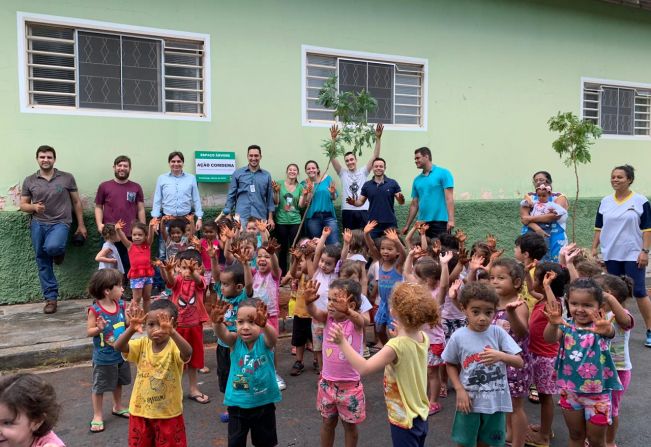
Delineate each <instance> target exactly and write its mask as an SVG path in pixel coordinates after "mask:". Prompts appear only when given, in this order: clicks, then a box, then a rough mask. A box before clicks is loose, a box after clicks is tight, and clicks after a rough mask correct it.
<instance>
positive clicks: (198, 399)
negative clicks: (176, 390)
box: [188, 393, 210, 405]
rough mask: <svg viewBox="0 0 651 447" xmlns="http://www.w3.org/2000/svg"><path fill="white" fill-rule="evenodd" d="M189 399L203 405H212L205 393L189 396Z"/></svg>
mask: <svg viewBox="0 0 651 447" xmlns="http://www.w3.org/2000/svg"><path fill="white" fill-rule="evenodd" d="M188 399H190V400H193V401H195V402H197V403H200V404H202V405H205V404H208V403H210V398H209V397H208V396H206V395H205V394H203V393H199V394H195V395H194V396H188Z"/></svg>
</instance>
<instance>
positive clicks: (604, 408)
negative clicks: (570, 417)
mask: <svg viewBox="0 0 651 447" xmlns="http://www.w3.org/2000/svg"><path fill="white" fill-rule="evenodd" d="M558 404H559V405H560V407H561V408H562V409H563V410H573V411H579V410H583V415H584V417H585V420H586V421H588V422H590V423H591V424H593V425H598V426H602V427H603V426H606V425H610V424H612V422H613V420H612V414H611V410H610V393H601V394H577V393H573V392H572V391H567V390H561V399H560V400H559V402H558Z"/></svg>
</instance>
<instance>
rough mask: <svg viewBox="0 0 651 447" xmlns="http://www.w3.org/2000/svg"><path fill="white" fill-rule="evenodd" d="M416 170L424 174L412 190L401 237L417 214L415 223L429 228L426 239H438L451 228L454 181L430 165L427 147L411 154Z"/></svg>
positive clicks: (429, 152) (443, 169) (417, 177)
mask: <svg viewBox="0 0 651 447" xmlns="http://www.w3.org/2000/svg"><path fill="white" fill-rule="evenodd" d="M414 161H415V162H416V167H417V168H418V169H422V170H423V172H422V173H421V174H419V175H418V176H416V178H415V179H414V183H413V185H412V188H411V198H412V199H411V205H410V206H409V216H408V217H407V223H406V225H405V226H404V228H403V229H402V234H407V231H409V227H410V225H411V223H412V222H413V220H414V217H416V214H418V221H420V222H425V223H426V224H427V225H429V229H428V230H427V237H438V235H439V234H442V233H445V232H448V233H449V232H450V231H452V229H453V228H454V179H453V178H452V174H451V173H450V171H448V170H447V169H445V168H441V167H440V166H435V165H433V164H432V152H431V151H430V150H429V148H427V147H421V148H418V149H416V150H415V151H414Z"/></svg>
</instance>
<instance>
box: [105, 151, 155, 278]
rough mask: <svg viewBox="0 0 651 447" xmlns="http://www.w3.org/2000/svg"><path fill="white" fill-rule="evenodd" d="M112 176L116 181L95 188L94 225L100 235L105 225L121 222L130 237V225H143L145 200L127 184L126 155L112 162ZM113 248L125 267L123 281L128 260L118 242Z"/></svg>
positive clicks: (128, 166) (137, 188)
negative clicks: (138, 222) (140, 223)
mask: <svg viewBox="0 0 651 447" xmlns="http://www.w3.org/2000/svg"><path fill="white" fill-rule="evenodd" d="M113 173H114V175H115V178H114V179H113V180H108V181H106V182H103V183H101V184H100V185H99V188H97V195H96V196H95V223H96V224H97V231H99V232H100V234H101V233H102V229H103V228H104V224H107V223H116V222H117V221H118V220H123V221H124V223H125V224H126V225H125V228H124V233H125V234H126V235H127V237H129V238H130V237H131V224H132V223H133V222H135V221H140V222H142V223H146V221H145V198H144V194H143V192H142V187H141V186H140V185H139V184H138V183H135V182H132V181H131V180H129V174H130V173H131V159H130V158H129V157H127V156H126V155H120V156H119V157H117V158H116V159H115V161H114V162H113ZM115 246H116V247H117V249H118V252H119V253H120V260H121V261H122V265H123V266H124V274H125V277H126V275H127V273H129V267H130V264H129V256H128V253H127V249H126V247H125V246H124V245H123V244H122V243H121V242H116V243H115Z"/></svg>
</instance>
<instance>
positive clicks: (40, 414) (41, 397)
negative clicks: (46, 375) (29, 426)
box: [0, 373, 61, 437]
mask: <svg viewBox="0 0 651 447" xmlns="http://www.w3.org/2000/svg"><path fill="white" fill-rule="evenodd" d="M0 404H3V405H5V406H6V407H7V408H8V409H9V411H10V412H11V413H13V418H14V419H16V418H17V417H18V415H19V414H20V413H24V414H25V416H26V417H27V419H29V420H30V421H31V422H38V421H42V423H41V425H40V426H39V427H38V428H37V429H36V430H34V436H35V437H40V436H44V435H45V434H46V433H48V432H49V431H50V430H52V428H53V427H54V425H55V424H56V422H57V420H58V419H59V411H60V409H61V406H60V405H59V404H58V403H57V397H56V393H55V391H54V387H53V386H52V385H50V384H49V383H47V382H46V381H45V380H43V379H42V378H41V377H40V376H37V375H36V374H28V373H22V374H16V375H14V376H6V377H1V378H0Z"/></svg>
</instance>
